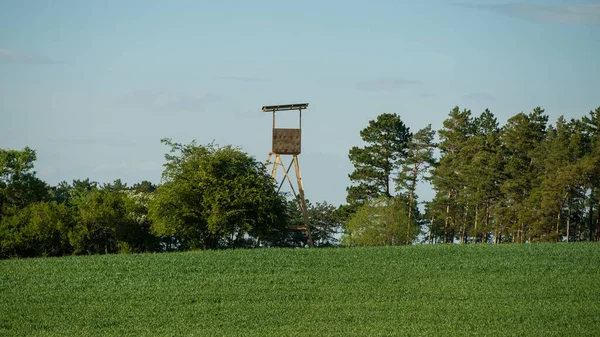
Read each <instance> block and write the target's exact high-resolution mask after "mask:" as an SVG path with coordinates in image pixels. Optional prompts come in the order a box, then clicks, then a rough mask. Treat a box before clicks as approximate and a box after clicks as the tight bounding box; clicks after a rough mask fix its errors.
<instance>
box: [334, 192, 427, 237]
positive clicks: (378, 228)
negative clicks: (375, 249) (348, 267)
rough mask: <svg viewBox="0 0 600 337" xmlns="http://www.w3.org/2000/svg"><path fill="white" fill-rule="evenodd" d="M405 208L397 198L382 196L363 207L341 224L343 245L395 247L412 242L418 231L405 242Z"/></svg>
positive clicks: (414, 230)
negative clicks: (342, 227) (342, 225)
mask: <svg viewBox="0 0 600 337" xmlns="http://www.w3.org/2000/svg"><path fill="white" fill-rule="evenodd" d="M410 223H412V222H411V221H410V219H409V218H408V212H407V210H406V204H405V203H404V201H403V200H401V199H398V198H390V197H386V196H381V197H379V198H377V199H372V200H369V201H368V202H366V203H365V204H363V205H362V206H361V207H360V208H359V209H358V211H357V212H356V213H354V214H353V215H352V216H351V217H350V219H349V220H348V221H347V222H346V223H345V224H344V233H345V234H344V236H343V238H342V243H343V244H344V245H346V246H396V245H403V244H407V243H410V242H412V241H413V240H414V239H416V237H417V235H418V233H419V231H418V228H416V227H415V228H413V230H412V231H411V232H412V237H411V238H410V240H409V241H408V242H407V240H406V238H407V231H406V228H407V226H406V225H407V224H410Z"/></svg>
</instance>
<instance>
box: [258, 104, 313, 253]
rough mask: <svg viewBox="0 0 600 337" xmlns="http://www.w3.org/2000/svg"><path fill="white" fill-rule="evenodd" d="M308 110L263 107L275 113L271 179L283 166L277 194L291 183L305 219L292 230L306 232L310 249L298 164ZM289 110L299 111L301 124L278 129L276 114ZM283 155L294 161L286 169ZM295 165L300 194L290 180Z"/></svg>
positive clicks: (290, 106) (302, 106)
mask: <svg viewBox="0 0 600 337" xmlns="http://www.w3.org/2000/svg"><path fill="white" fill-rule="evenodd" d="M307 108H308V103H302V104H287V105H270V106H263V107H262V111H263V112H272V113H273V142H272V146H271V152H269V157H268V158H267V167H268V166H269V164H270V163H271V157H272V156H275V160H274V162H273V168H272V170H271V178H273V179H276V176H277V168H278V167H279V166H281V168H282V169H283V174H284V177H283V180H282V181H281V183H280V184H279V188H278V189H277V192H279V191H280V190H281V186H283V183H284V182H285V180H287V181H288V182H289V183H290V187H291V189H292V192H293V193H294V197H296V199H297V200H298V203H299V205H300V210H301V211H302V217H303V218H304V226H301V227H294V228H291V229H293V230H302V231H305V232H306V237H307V244H308V246H309V247H312V246H313V242H312V238H311V236H310V226H309V223H308V209H307V206H306V199H305V197H304V186H303V185H302V178H301V176H300V164H299V163H298V155H299V154H300V152H301V151H302V110H305V109H307ZM289 110H298V114H299V119H298V121H299V124H298V128H297V129H290V128H285V129H284V128H277V126H276V123H275V113H276V112H278V111H289ZM282 155H291V156H292V161H291V162H290V165H289V166H288V167H287V169H286V167H285V165H284V164H283V161H282V159H281V156H282ZM292 165H294V170H295V171H296V183H297V187H298V192H299V193H298V194H296V190H295V189H294V184H293V183H292V180H291V179H290V176H289V173H290V169H291V168H292Z"/></svg>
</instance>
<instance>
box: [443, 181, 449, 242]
mask: <svg viewBox="0 0 600 337" xmlns="http://www.w3.org/2000/svg"><path fill="white" fill-rule="evenodd" d="M449 221H450V192H448V204H447V205H446V219H444V243H446V242H448V222H449Z"/></svg>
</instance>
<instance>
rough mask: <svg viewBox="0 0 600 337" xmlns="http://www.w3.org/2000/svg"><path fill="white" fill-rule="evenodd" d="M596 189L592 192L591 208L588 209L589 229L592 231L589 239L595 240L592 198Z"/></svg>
mask: <svg viewBox="0 0 600 337" xmlns="http://www.w3.org/2000/svg"><path fill="white" fill-rule="evenodd" d="M593 195H594V190H592V192H591V193H590V210H589V211H588V230H589V231H590V237H589V241H594V234H595V233H594V203H593V201H592V200H591V199H592V197H593Z"/></svg>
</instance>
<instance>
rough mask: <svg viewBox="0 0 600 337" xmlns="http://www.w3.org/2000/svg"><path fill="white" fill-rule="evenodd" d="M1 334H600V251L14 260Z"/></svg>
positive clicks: (0, 276)
mask: <svg viewBox="0 0 600 337" xmlns="http://www.w3.org/2000/svg"><path fill="white" fill-rule="evenodd" d="M0 335H8V336H11V335H20V336H35V335H63V336H101V335H109V336H125V335H131V336H134V335H135V336H142V335H143V336H146V335H169V336H192V335H198V336H242V335H244V336H245V335H248V336H302V335H305V336H308V335H311V336H328V335H332V336H333V335H335V336H356V335H361V336H391V335H411V336H414V335H427V336H433V335H452V336H456V335H487V336H504V335H506V336H585V335H588V336H593V335H595V336H598V335H600V245H599V244H583V243H581V244H532V245H500V246H489V245H488V246H482V245H462V246H460V245H448V246H442V245H438V246H425V245H420V246H411V247H389V248H388V247H383V248H344V249H259V250H237V251H234V250H229V251H209V252H190V253H171V254H140V255H105V256H87V257H64V258H47V259H43V258H40V259H20V260H17V259H15V260H4V261H0Z"/></svg>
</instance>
